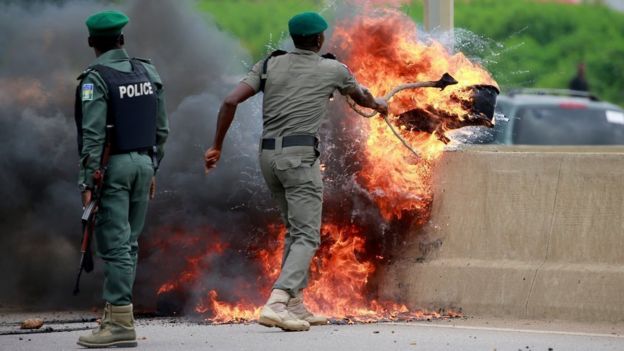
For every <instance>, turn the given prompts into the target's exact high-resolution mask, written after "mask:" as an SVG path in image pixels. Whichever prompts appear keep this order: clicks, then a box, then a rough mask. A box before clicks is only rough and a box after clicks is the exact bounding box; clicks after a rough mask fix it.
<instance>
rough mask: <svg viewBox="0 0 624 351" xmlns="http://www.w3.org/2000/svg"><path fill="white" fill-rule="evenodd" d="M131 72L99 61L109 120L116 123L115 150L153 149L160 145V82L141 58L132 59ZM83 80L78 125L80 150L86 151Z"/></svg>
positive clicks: (114, 124) (77, 115)
mask: <svg viewBox="0 0 624 351" xmlns="http://www.w3.org/2000/svg"><path fill="white" fill-rule="evenodd" d="M130 64H131V65H132V71H131V72H122V71H118V70H116V69H114V68H111V67H107V66H103V65H96V66H93V67H91V69H92V70H95V71H97V72H98V73H99V74H100V77H102V80H104V83H106V86H107V88H108V100H107V116H106V123H107V124H112V125H113V128H112V133H113V134H112V135H111V136H109V137H110V138H111V143H112V152H113V153H125V152H131V151H146V150H151V149H152V147H153V146H154V145H156V117H157V113H158V96H157V92H156V86H155V84H154V83H152V82H151V81H150V79H149V76H148V74H147V71H146V69H145V67H144V66H143V64H142V63H141V62H140V61H139V60H135V59H131V60H130ZM81 86H82V82H81V84H80V85H79V86H78V89H77V91H76V107H75V117H76V127H77V128H78V152H79V153H80V152H82V101H81V95H80V90H81Z"/></svg>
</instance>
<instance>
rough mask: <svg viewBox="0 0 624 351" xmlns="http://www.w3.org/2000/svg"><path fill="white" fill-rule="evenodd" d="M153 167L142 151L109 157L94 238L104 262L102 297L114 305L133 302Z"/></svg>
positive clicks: (148, 157)
mask: <svg viewBox="0 0 624 351" xmlns="http://www.w3.org/2000/svg"><path fill="white" fill-rule="evenodd" d="M153 175H154V168H153V166H152V159H151V157H150V156H148V155H147V154H145V153H138V152H129V153H124V154H118V155H113V156H111V158H110V161H109V164H108V169H107V172H106V177H105V179H104V187H103V188H102V201H101V203H100V208H99V211H98V214H97V220H96V227H95V238H96V242H97V253H98V256H100V257H101V258H102V260H103V261H104V290H103V297H104V300H106V301H108V302H109V303H111V304H113V305H128V304H130V303H132V286H133V285H134V278H135V276H136V267H137V254H138V252H137V251H138V238H139V234H140V233H141V231H142V230H143V225H144V222H145V215H146V213H147V205H148V201H149V188H150V183H151V179H152V176H153Z"/></svg>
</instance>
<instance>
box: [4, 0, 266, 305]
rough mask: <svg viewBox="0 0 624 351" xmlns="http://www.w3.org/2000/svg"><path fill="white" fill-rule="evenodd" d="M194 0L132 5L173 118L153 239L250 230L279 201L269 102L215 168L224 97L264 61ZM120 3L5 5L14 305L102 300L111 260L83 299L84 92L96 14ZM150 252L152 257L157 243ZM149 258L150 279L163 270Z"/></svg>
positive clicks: (141, 42) (244, 113)
mask: <svg viewBox="0 0 624 351" xmlns="http://www.w3.org/2000/svg"><path fill="white" fill-rule="evenodd" d="M191 5H192V2H190V1H188V2H187V1H182V2H181V1H172V0H159V1H147V0H137V1H128V2H127V5H126V6H125V7H122V8H120V9H121V10H123V11H125V12H126V13H127V14H128V15H129V17H130V18H131V21H130V23H129V24H128V26H127V27H126V28H125V30H124V34H125V36H126V49H127V50H128V52H129V54H130V55H131V56H136V57H145V58H150V59H152V62H153V63H154V64H155V65H156V67H157V69H158V70H159V73H160V74H161V76H162V79H163V81H164V83H165V91H166V97H167V110H168V111H169V118H170V127H171V134H170V138H169V143H168V144H167V147H166V156H165V159H164V162H163V165H162V167H161V170H160V171H159V175H158V177H159V190H158V193H157V199H156V200H154V201H153V202H152V204H151V209H150V212H149V219H148V224H147V227H146V230H145V231H144V236H143V238H142V239H141V240H142V241H145V240H151V239H157V237H158V235H162V236H167V235H170V234H171V231H170V230H173V229H172V228H175V227H184V228H200V229H201V228H203V227H204V226H210V227H211V228H214V229H215V230H214V231H213V233H229V234H232V233H233V232H234V233H240V235H248V236H249V235H250V234H251V233H252V230H251V229H250V228H251V227H252V226H251V223H253V220H250V219H249V217H250V216H253V211H248V209H249V208H262V209H266V208H270V207H271V206H269V205H267V204H265V203H264V202H265V201H267V199H268V196H267V194H266V191H265V190H264V187H263V186H262V182H261V177H260V175H259V172H258V167H257V161H256V159H257V156H256V155H257V141H258V138H259V136H260V130H261V119H260V112H259V103H258V101H257V100H254V101H252V102H251V103H248V104H245V105H244V106H242V107H241V108H240V110H239V113H238V118H237V121H236V122H235V124H234V126H233V127H232V129H231V132H230V133H229V135H228V138H227V146H226V148H225V150H224V155H223V162H221V164H220V165H219V168H218V169H217V170H215V171H214V174H211V175H210V176H209V177H206V176H205V175H204V172H203V164H202V156H203V152H204V150H205V149H206V148H207V147H208V146H209V145H210V144H211V141H212V136H213V133H214V127H215V124H216V114H217V110H218V108H219V106H220V103H221V100H222V98H223V97H224V96H225V94H226V93H227V91H228V89H231V88H232V87H233V85H234V84H235V83H236V82H237V80H238V79H239V78H240V77H241V75H242V74H244V72H245V70H246V68H245V67H246V66H248V65H250V64H252V62H250V61H249V60H250V59H249V57H248V55H247V54H246V53H245V51H244V50H243V49H242V48H241V47H240V45H239V43H238V42H237V40H235V39H233V38H232V37H230V36H229V35H227V34H225V33H223V32H221V31H219V30H218V29H217V28H216V26H215V25H214V23H213V22H212V21H211V20H210V19H209V18H208V19H207V18H203V17H201V16H199V15H198V14H196V13H194V11H193V9H192V8H191ZM116 6H117V5H114V4H108V3H105V2H85V1H61V2H52V3H49V2H27V3H26V4H25V3H23V2H19V3H18V2H5V3H2V4H0V30H1V34H0V50H1V51H2V53H1V55H0V144H1V147H0V150H1V151H0V152H1V153H2V155H1V158H0V159H1V160H2V163H1V164H2V167H1V168H0V197H1V198H2V202H0V218H1V224H0V225H1V229H2V236H1V237H0V246H1V247H2V250H3V254H2V255H1V257H0V270H1V271H2V272H4V274H3V289H1V290H0V303H1V304H2V305H9V306H13V305H20V306H30V307H35V308H37V307H41V308H43V307H57V308H62V307H72V306H77V305H82V306H92V305H93V304H95V303H99V294H100V285H101V275H100V274H101V273H100V272H101V262H100V261H96V266H97V265H98V264H99V266H100V267H99V268H100V269H96V274H95V275H93V274H91V275H86V276H84V275H83V281H82V294H81V296H80V297H79V298H73V297H71V288H72V284H73V279H74V275H75V273H76V271H77V267H78V258H79V253H78V244H79V241H80V219H79V217H80V215H81V205H80V199H79V192H78V190H77V175H78V155H77V149H76V131H75V124H74V121H73V103H74V101H73V100H74V89H75V86H76V84H77V81H76V79H75V78H76V77H77V76H78V75H79V74H80V72H81V71H82V70H83V69H84V68H86V67H87V65H88V64H89V63H90V62H91V61H92V60H93V59H94V54H93V51H92V50H91V49H90V48H89V47H88V46H87V36H88V34H87V30H86V27H85V25H84V21H85V19H86V18H87V17H88V16H89V15H90V14H92V13H94V12H96V11H99V10H103V9H110V8H115V7H116ZM258 203H262V206H260V205H258ZM263 211H264V210H263ZM241 222H242V223H249V224H248V227H246V228H243V227H244V226H243V227H241V228H237V230H235V231H232V228H231V225H232V224H233V223H241ZM228 223H229V224H228ZM157 228H163V229H162V230H160V229H158V230H157ZM189 230H191V229H189ZM149 235H152V237H150V238H147V237H148V236H149ZM212 239H213V238H212V237H211V236H210V235H205V236H204V237H202V240H205V241H210V240H212ZM232 239H236V237H234V238H232ZM143 254H147V255H148V257H146V261H147V262H148V263H149V254H150V253H149V252H147V253H144V252H143ZM180 255H181V254H180ZM172 260H175V257H172ZM160 264H161V265H162V262H160ZM144 266H145V269H143V270H140V273H139V280H141V279H149V277H150V276H151V275H152V274H155V273H156V272H158V270H159V269H160V268H161V267H160V266H159V265H157V264H154V265H152V264H146V265H144ZM151 293H152V294H153V291H152V292H151ZM138 294H139V295H140V294H141V293H140V292H139V293H138Z"/></svg>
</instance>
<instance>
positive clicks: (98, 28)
mask: <svg viewBox="0 0 624 351" xmlns="http://www.w3.org/2000/svg"><path fill="white" fill-rule="evenodd" d="M128 21H129V19H128V16H126V15H125V14H124V13H123V12H119V11H102V12H98V13H96V14H93V15H91V17H89V18H87V22H86V23H87V28H89V35H91V36H100V37H102V36H112V35H119V34H121V29H122V28H123V27H124V26H125V25H126V24H127V23H128Z"/></svg>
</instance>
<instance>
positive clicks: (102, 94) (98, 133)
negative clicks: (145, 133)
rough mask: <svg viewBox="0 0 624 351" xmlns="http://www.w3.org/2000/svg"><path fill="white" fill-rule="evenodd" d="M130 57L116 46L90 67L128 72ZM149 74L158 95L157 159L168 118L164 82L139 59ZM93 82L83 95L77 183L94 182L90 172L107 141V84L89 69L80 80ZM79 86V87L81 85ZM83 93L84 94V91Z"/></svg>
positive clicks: (153, 69)
mask: <svg viewBox="0 0 624 351" xmlns="http://www.w3.org/2000/svg"><path fill="white" fill-rule="evenodd" d="M129 60H130V57H129V56H128V53H126V50H124V49H116V50H110V51H107V52H105V53H103V54H102V55H100V56H99V57H98V58H96V59H95V61H93V62H92V63H91V65H90V66H94V65H98V64H99V65H103V66H108V67H111V68H114V69H116V70H119V71H122V72H130V71H131V70H132V66H131V65H130V61H129ZM142 64H143V65H144V66H145V70H146V71H147V74H148V76H149V79H150V81H152V82H154V83H155V85H156V89H157V92H156V94H157V97H158V115H157V117H156V145H157V146H158V155H157V157H158V159H159V160H160V159H162V157H163V156H164V144H165V141H166V140H167V136H168V134H169V121H168V119H167V112H166V111H165V97H164V94H163V85H162V81H161V79H160V76H159V75H158V72H157V71H156V68H155V67H154V66H153V65H151V64H149V63H145V62H142ZM81 84H82V85H83V86H84V84H92V87H93V91H92V93H89V96H88V98H85V97H84V96H83V98H82V141H83V146H82V150H80V173H79V175H78V184H82V183H84V184H88V185H93V179H92V178H91V177H92V174H93V172H95V170H96V169H98V168H99V167H100V159H101V157H102V150H103V146H104V142H105V140H106V110H107V108H108V104H107V100H108V88H107V86H106V83H105V82H104V80H103V79H102V77H100V74H99V73H98V72H96V71H90V72H89V73H87V75H86V76H85V77H84V78H83V80H82V83H81ZM81 88H82V87H81ZM83 94H84V93H83Z"/></svg>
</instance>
